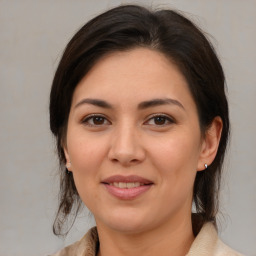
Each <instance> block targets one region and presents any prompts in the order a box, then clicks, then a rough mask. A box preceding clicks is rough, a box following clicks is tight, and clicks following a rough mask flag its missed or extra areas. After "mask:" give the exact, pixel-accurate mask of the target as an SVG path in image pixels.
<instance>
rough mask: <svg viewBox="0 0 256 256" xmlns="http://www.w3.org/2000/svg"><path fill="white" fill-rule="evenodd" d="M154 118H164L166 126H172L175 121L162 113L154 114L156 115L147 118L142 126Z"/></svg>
mask: <svg viewBox="0 0 256 256" xmlns="http://www.w3.org/2000/svg"><path fill="white" fill-rule="evenodd" d="M155 117H164V118H166V120H167V121H168V122H169V123H168V124H172V123H175V122H176V121H175V119H174V118H173V117H171V116H170V115H167V114H164V113H156V114H152V115H150V116H148V117H147V120H146V122H144V124H146V123H148V122H149V121H150V120H151V119H153V118H155ZM168 124H163V125H156V126H159V127H161V126H166V125H168Z"/></svg>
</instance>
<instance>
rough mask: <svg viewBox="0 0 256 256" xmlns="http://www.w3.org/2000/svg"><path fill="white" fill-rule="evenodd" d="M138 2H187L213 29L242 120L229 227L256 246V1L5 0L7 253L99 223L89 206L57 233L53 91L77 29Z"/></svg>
mask: <svg viewBox="0 0 256 256" xmlns="http://www.w3.org/2000/svg"><path fill="white" fill-rule="evenodd" d="M136 2H137V3H142V4H145V5H146V6H151V5H152V6H157V7H170V8H174V9H179V10H182V11H184V12H185V14H186V15H187V16H188V17H190V18H191V19H192V20H194V21H195V22H196V23H197V24H199V26H200V27H201V28H203V29H204V30H205V31H207V32H209V33H210V34H211V36H212V37H211V40H212V42H213V44H214V46H215V47H216V49H217V52H218V54H219V56H220V59H221V61H222V64H223V67H224V70H225V73H226V77H227V85H228V98H229V103H230V117H231V123H232V138H231V143H230V149H229V153H228V156H227V161H226V164H225V170H224V176H223V178H224V180H223V186H222V191H221V199H222V200H221V214H220V215H219V221H220V235H221V237H222V239H223V240H224V241H225V242H226V243H227V244H229V245H230V246H231V247H233V248H235V249H237V250H239V251H241V252H243V253H244V254H246V255H251V256H253V255H256V150H255V147H256V132H255V131H256V50H255V48H256V1H255V0H214V1H213V0H193V1H191V0H176V1H175V0H169V1H133V2H131V1H117V0H112V1H111V0H100V1H99V0H75V1H71V0H70V1H68V0H54V1H50V0H41V1H40V0H16V1H15V0H6V1H4V0H0V127H1V128H0V157H1V165H0V166H1V168H0V170H1V177H0V207H1V208H0V216H1V217H0V230H1V232H0V256H24V255H26V256H32V255H39V256H40V255H47V254H48V253H53V252H55V251H56V250H58V249H60V248H61V247H63V246H65V245H67V244H69V243H71V242H73V241H75V240H77V239H79V238H80V237H81V236H82V235H83V234H84V233H85V232H86V230H87V229H88V228H89V227H91V226H92V225H94V222H93V218H92V217H90V216H89V215H88V213H87V212H86V210H85V211H84V213H83V214H82V215H81V216H79V218H78V221H77V222H76V223H75V225H74V227H73V229H72V230H71V232H70V234H69V235H68V237H67V238H66V239H64V240H63V239H59V238H57V237H55V236H54V235H53V234H52V230H51V225H52V222H53V219H54V213H55V211H56V208H57V192H58V177H57V175H56V174H57V170H58V165H57V160H56V155H55V149H54V144H53V138H52V136H51V134H50V131H49V115H48V103H49V99H48V98H49V91H50V86H51V81H52V78H53V75H54V71H55V70H56V67H57V64H58V61H59V58H60V56H61V53H62V51H63V49H64V47H65V45H66V43H67V42H68V40H69V39H70V38H71V36H72V35H73V34H74V32H75V31H77V30H78V28H79V27H81V26H82V25H83V24H84V23H85V22H86V21H88V20H89V19H91V18H92V17H94V16H95V15H97V14H99V13H101V12H102V11H105V10H107V9H108V8H110V7H113V6H117V5H119V4H124V3H136Z"/></svg>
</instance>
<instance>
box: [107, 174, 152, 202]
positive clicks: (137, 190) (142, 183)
mask: <svg viewBox="0 0 256 256" xmlns="http://www.w3.org/2000/svg"><path fill="white" fill-rule="evenodd" d="M127 183H128V187H126V186H125V185H124V184H127ZM102 184H103V185H104V186H105V188H106V189H107V191H108V192H109V193H110V194H111V195H113V196H115V197H117V198H119V199H123V200H132V199H135V198H137V197H138V196H140V195H141V194H143V193H145V192H146V191H147V190H149V189H150V188H151V186H152V185H153V182H152V181H150V180H148V179H144V178H142V177H139V176H136V175H132V176H122V175H115V176H111V177H109V178H107V179H104V180H103V181H102ZM119 184H122V185H123V186H124V187H122V188H121V187H119ZM131 184H132V185H131Z"/></svg>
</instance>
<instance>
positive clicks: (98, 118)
mask: <svg viewBox="0 0 256 256" xmlns="http://www.w3.org/2000/svg"><path fill="white" fill-rule="evenodd" d="M104 121H105V118H104V117H102V116H94V117H93V118H92V122H93V124H95V125H101V124H104Z"/></svg>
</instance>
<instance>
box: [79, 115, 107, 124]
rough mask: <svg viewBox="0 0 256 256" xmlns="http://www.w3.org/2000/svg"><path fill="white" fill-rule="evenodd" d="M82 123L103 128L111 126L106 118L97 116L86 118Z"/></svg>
mask: <svg viewBox="0 0 256 256" xmlns="http://www.w3.org/2000/svg"><path fill="white" fill-rule="evenodd" d="M82 123H83V124H85V125H88V126H103V125H109V124H110V122H109V121H108V120H107V118H106V117H104V116H102V115H96V114H94V115H89V116H87V117H85V118H84V119H83V120H82Z"/></svg>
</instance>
